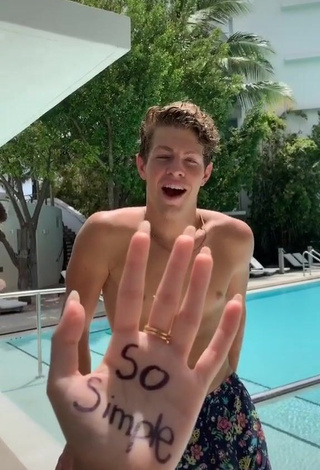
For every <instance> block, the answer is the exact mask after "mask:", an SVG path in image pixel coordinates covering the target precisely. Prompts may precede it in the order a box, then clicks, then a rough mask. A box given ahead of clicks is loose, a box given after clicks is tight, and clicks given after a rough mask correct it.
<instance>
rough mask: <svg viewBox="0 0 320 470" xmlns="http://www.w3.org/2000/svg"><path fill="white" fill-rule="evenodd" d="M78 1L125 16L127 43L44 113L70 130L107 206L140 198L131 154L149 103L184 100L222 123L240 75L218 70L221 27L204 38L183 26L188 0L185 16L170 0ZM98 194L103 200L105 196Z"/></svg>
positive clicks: (74, 151) (75, 151)
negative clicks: (113, 58) (123, 52)
mask: <svg viewBox="0 0 320 470" xmlns="http://www.w3.org/2000/svg"><path fill="white" fill-rule="evenodd" d="M82 3H86V4H87V5H92V6H99V7H103V8H106V9H109V10H110V9H111V10H114V11H116V12H125V13H126V14H127V15H128V16H130V18H131V21H132V48H131V51H130V53H129V54H127V55H126V56H124V57H123V58H121V59H120V60H119V61H117V62H116V63H115V64H113V65H112V66H111V67H109V68H108V69H107V70H106V71H105V72H103V73H101V74H100V75H99V76H98V77H96V78H95V79H93V80H92V81H91V82H90V83H88V84H87V85H85V86H84V87H82V88H81V89H80V90H79V91H78V92H76V93H75V94H74V95H73V96H72V97H70V98H69V99H67V100H65V101H64V102H63V103H62V104H61V105H60V106H58V107H57V108H56V109H55V110H54V111H53V112H51V113H50V114H49V115H48V116H47V119H49V120H50V121H51V122H52V123H53V122H55V121H57V122H58V127H59V128H60V131H61V133H62V134H63V135H68V136H71V137H70V145H69V147H68V152H69V154H70V155H71V156H73V157H76V156H80V155H86V158H87V159H88V160H90V161H91V162H92V164H93V167H94V169H95V170H94V171H92V172H91V174H92V175H94V174H96V171H99V173H100V175H99V177H98V178H97V181H102V185H103V189H108V190H107V191H106V193H107V194H106V196H105V199H106V201H107V207H108V208H114V207H118V206H119V205H124V204H133V203H137V202H139V201H140V202H143V192H142V186H141V182H140V181H139V178H138V176H137V172H136V169H135V164H134V162H133V156H134V155H135V153H136V151H137V148H138V145H137V143H138V142H137V138H138V130H139V126H140V123H141V120H142V119H143V116H144V114H145V111H146V109H147V108H148V107H149V106H151V105H154V104H160V105H161V104H166V103H168V102H170V101H177V100H179V99H190V100H193V101H195V102H196V103H198V104H199V105H200V106H202V107H204V108H205V109H207V111H208V112H210V113H211V114H212V115H213V116H214V118H215V119H216V121H217V122H218V124H219V125H221V126H222V125H223V124H224V122H225V121H226V119H227V117H228V116H229V114H230V111H231V109H232V103H233V102H234V99H235V96H236V95H237V93H238V92H239V89H240V87H241V80H240V79H238V77H237V76H234V77H226V76H225V74H224V72H223V71H222V70H221V68H220V66H219V63H220V61H221V60H222V58H223V57H224V54H225V51H224V48H223V47H221V48H220V49H219V51H216V53H215V54H212V51H213V50H214V48H215V46H216V43H217V38H218V36H219V32H218V31H216V30H214V31H212V32H211V33H209V34H207V35H206V36H204V35H203V34H201V26H200V25H199V26H197V25H196V26H195V27H194V28H190V27H189V17H190V15H191V14H192V12H193V11H194V2H191V1H187V2H185V4H184V5H185V7H184V10H183V14H182V13H181V12H180V13H179V14H175V13H174V11H173V7H174V3H175V2H171V3H172V5H171V6H170V4H169V3H170V2H169V3H168V1H167V0H157V1H148V2H145V1H142V0H128V1H127V2H122V1H120V0H119V1H116V0H114V1H105V2H101V1H92V0H87V1H86V2H82ZM226 47H227V46H226ZM74 161H75V165H76V159H74ZM97 165H98V166H97ZM99 166H100V168H99V170H98V167H99ZM75 171H76V169H75ZM88 171H89V173H90V171H91V170H90V169H88ZM91 181H92V180H91ZM104 182H105V183H104ZM75 184H76V180H74V184H73V188H72V190H71V191H72V192H73V193H76V194H78V196H77V200H79V198H80V196H81V192H82V189H80V188H79V189H78V190H77V189H76V188H75ZM59 188H60V189H59V191H60V192H59V194H60V195H62V194H65V193H66V191H65V188H66V185H65V184H63V182H61V181H60V183H59ZM102 192H103V191H98V193H99V194H101V193H102ZM86 199H87V196H86V197H85V200H84V201H83V204H82V207H81V208H85V209H86V210H87V201H86ZM99 200H100V204H101V201H102V200H103V199H102V198H101V197H99ZM77 208H78V209H80V208H79V207H77Z"/></svg>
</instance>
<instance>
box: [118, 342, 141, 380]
mask: <svg viewBox="0 0 320 470" xmlns="http://www.w3.org/2000/svg"><path fill="white" fill-rule="evenodd" d="M138 347H139V346H138V345H137V344H128V345H127V346H125V347H124V348H123V350H122V351H121V356H122V357H123V359H127V361H129V362H131V363H132V365H133V371H132V374H129V375H123V374H122V372H120V370H119V369H117V370H116V376H117V377H118V378H119V379H122V380H131V379H134V378H135V376H136V375H137V372H138V365H137V363H136V361H135V360H134V359H132V358H131V357H129V356H127V352H128V351H129V349H130V348H138Z"/></svg>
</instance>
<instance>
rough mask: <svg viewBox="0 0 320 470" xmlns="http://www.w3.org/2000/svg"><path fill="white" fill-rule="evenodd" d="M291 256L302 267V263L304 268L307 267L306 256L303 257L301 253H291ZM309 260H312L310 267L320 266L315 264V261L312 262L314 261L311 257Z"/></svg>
mask: <svg viewBox="0 0 320 470" xmlns="http://www.w3.org/2000/svg"><path fill="white" fill-rule="evenodd" d="M292 255H293V256H294V257H295V258H296V259H297V260H298V261H299V262H300V263H301V264H302V265H303V262H304V265H305V267H307V268H308V267H309V261H308V258H307V256H308V255H305V256H303V255H302V254H301V253H292ZM311 259H312V266H320V263H317V262H316V261H314V259H313V258H312V256H311Z"/></svg>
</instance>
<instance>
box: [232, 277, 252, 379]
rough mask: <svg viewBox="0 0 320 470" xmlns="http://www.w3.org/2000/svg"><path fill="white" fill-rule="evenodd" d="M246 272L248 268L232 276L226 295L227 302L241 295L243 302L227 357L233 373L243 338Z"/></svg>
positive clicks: (236, 365)
mask: <svg viewBox="0 0 320 470" xmlns="http://www.w3.org/2000/svg"><path fill="white" fill-rule="evenodd" d="M248 271H249V268H247V269H246V270H244V271H243V272H239V273H237V274H235V275H234V276H233V278H232V280H231V282H230V284H229V289H228V293H227V301H229V300H231V299H232V298H233V297H234V295H236V294H241V295H242V302H243V308H242V315H241V321H240V325H239V329H238V332H237V334H236V337H235V339H234V342H233V344H232V346H231V349H230V351H229V355H228V357H229V364H230V366H231V368H232V370H233V371H236V370H237V367H238V363H239V358H240V351H241V347H242V342H243V336H244V327H245V323H246V300H245V299H246V291H247V284H248Z"/></svg>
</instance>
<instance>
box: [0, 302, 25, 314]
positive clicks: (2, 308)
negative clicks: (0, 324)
mask: <svg viewBox="0 0 320 470" xmlns="http://www.w3.org/2000/svg"><path fill="white" fill-rule="evenodd" d="M27 305H28V304H27V302H21V300H16V299H0V313H20V312H22V310H23V307H26V306H27Z"/></svg>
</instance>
